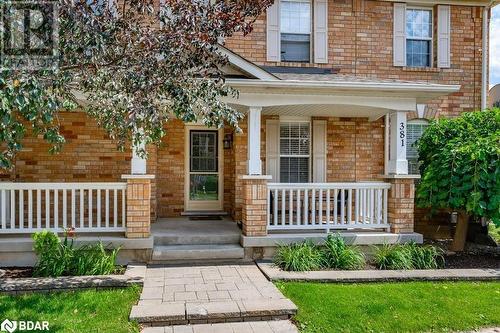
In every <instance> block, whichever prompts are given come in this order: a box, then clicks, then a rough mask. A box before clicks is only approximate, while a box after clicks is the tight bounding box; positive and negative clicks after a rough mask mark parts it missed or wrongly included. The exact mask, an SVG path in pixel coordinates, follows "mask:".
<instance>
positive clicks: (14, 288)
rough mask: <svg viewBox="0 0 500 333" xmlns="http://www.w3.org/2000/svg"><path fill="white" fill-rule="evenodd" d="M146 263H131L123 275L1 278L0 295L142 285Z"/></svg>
mask: <svg viewBox="0 0 500 333" xmlns="http://www.w3.org/2000/svg"><path fill="white" fill-rule="evenodd" d="M145 275H146V265H142V264H131V265H128V266H127V269H126V270H125V273H124V274H123V275H86V276H61V277H56V278H53V277H31V278H19V279H13V278H2V279H0V295H2V294H3V295H19V294H27V293H47V292H61V291H69V290H79V289H103V288H126V287H128V286H131V285H139V286H142V285H143V284H144V277H145Z"/></svg>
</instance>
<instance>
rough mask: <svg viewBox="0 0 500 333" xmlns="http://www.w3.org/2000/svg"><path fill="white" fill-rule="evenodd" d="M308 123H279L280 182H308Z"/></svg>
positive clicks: (309, 147) (309, 135)
mask: <svg viewBox="0 0 500 333" xmlns="http://www.w3.org/2000/svg"><path fill="white" fill-rule="evenodd" d="M310 125H311V124H310V123H309V122H282V123H280V143H279V151H280V182H282V183H308V182H309V165H310V157H311V156H310V151H311V130H310V128H311V126H310Z"/></svg>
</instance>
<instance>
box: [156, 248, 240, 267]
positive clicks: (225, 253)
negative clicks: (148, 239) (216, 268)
mask: <svg viewBox="0 0 500 333" xmlns="http://www.w3.org/2000/svg"><path fill="white" fill-rule="evenodd" d="M243 258H244V250H243V248H242V247H241V246H240V245H239V244H217V245H212V244H205V245H166V246H154V247H153V257H152V259H153V263H156V262H165V261H178V260H185V261H196V260H226V259H243Z"/></svg>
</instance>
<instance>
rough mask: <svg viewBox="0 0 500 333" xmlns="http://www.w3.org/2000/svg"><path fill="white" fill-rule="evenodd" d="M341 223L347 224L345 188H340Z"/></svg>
mask: <svg viewBox="0 0 500 333" xmlns="http://www.w3.org/2000/svg"><path fill="white" fill-rule="evenodd" d="M340 224H345V190H344V189H342V190H340Z"/></svg>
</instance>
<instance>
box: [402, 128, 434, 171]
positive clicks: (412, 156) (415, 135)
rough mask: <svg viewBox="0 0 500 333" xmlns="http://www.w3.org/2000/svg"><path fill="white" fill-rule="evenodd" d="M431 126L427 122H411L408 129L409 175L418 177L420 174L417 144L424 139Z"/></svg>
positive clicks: (407, 154) (407, 153) (407, 156)
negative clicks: (423, 136)
mask: <svg viewBox="0 0 500 333" xmlns="http://www.w3.org/2000/svg"><path fill="white" fill-rule="evenodd" d="M427 126H429V123H428V122H427V121H426V120H421V119H418V120H410V121H409V122H408V124H407V127H406V140H407V142H406V158H407V160H408V173H409V174H410V175H418V174H419V173H420V170H419V163H418V151H417V146H416V145H415V143H416V142H417V140H418V139H420V138H421V137H422V135H423V134H424V132H425V129H426V128H427Z"/></svg>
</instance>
